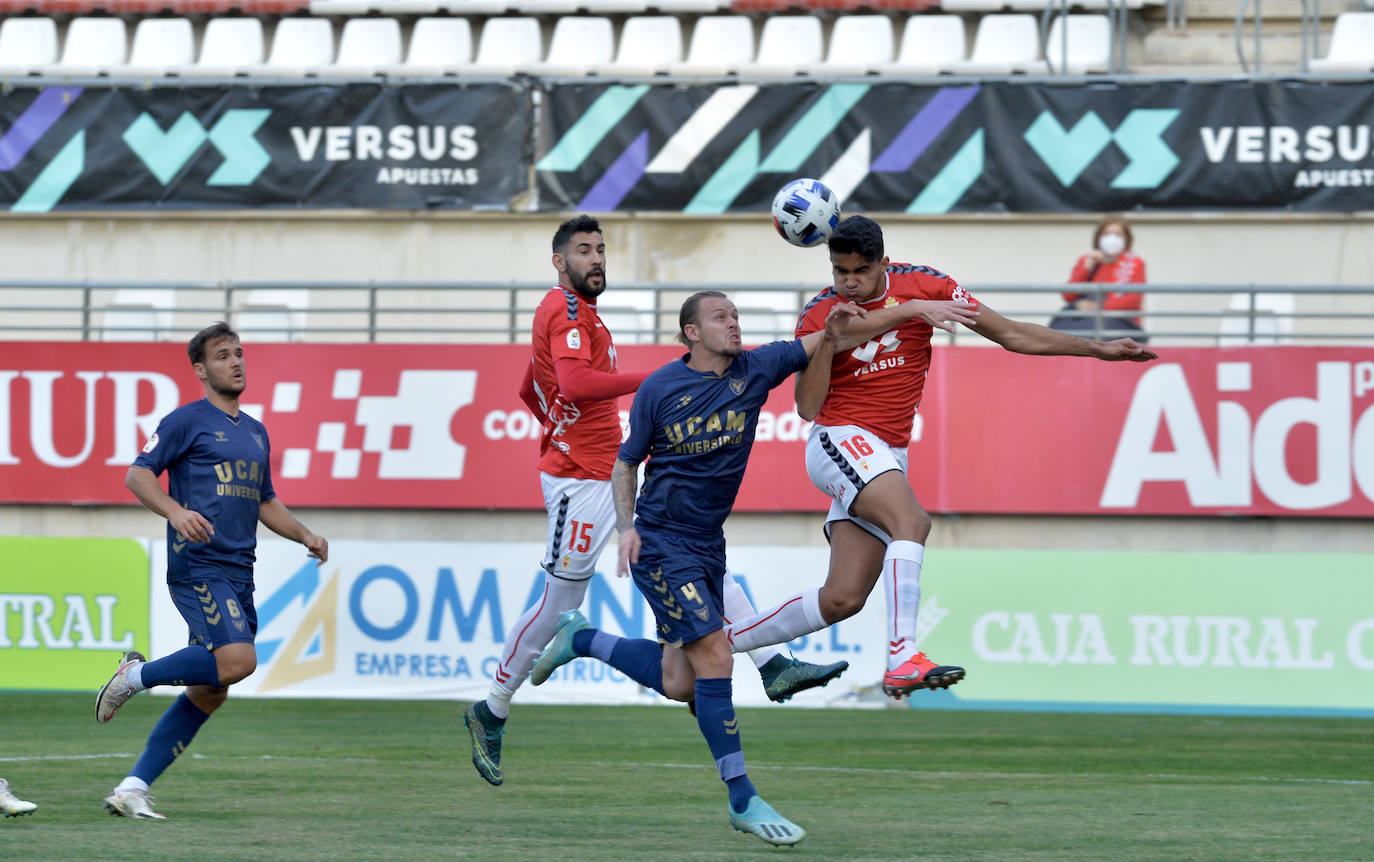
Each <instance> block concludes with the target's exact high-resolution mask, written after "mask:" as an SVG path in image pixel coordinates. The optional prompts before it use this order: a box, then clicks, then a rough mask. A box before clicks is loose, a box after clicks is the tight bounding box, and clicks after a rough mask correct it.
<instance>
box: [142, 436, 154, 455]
mask: <svg viewBox="0 0 1374 862" xmlns="http://www.w3.org/2000/svg"><path fill="white" fill-rule="evenodd" d="M156 448H157V432H156V431H154V432H153V436H151V437H149V438H148V442H147V443H144V444H143V454H145V455H146V454H148V453H149V452H151V451H153V450H154V449H156Z"/></svg>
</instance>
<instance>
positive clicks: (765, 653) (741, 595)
mask: <svg viewBox="0 0 1374 862" xmlns="http://www.w3.org/2000/svg"><path fill="white" fill-rule="evenodd" d="M723 592H724V596H723V598H724V599H725V621H726V622H727V623H728V622H730V620H743V619H748V618H749V617H752V616H753V615H754V603H753V602H751V601H749V595H748V594H747V593H745V592H744V587H741V586H740V585H739V584H738V583H737V582H736V581H735V578H734V576H732V575H731V574H730V573H729V572H726V573H725V587H724V590H723ZM778 655H782V652H781V651H780V650H778V648H777V647H774V646H766V647H760V648H759V649H751V650H749V658H751V659H752V660H753V662H754V667H763V666H764V665H766V664H768V662H769V661H771V660H772V659H773V657H774V656H778Z"/></svg>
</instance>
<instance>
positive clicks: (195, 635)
mask: <svg viewBox="0 0 1374 862" xmlns="http://www.w3.org/2000/svg"><path fill="white" fill-rule="evenodd" d="M167 586H168V589H170V590H171V591H172V601H173V602H176V606H177V610H178V611H180V612H181V617H182V619H184V620H186V626H187V628H189V629H190V630H191V638H190V641H189V643H190V645H191V646H203V647H205V648H206V649H208V650H212V649H215V648H216V647H222V646H224V645H225V644H228V643H252V642H253V638H254V637H255V636H256V635H257V633H258V609H257V608H256V607H254V605H253V585H252V583H246V584H245V583H235V582H233V581H228V580H224V579H219V578H205V577H201V578H196V579H194V580H191V581H189V582H187V583H180V584H168V585H167Z"/></svg>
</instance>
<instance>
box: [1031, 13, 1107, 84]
mask: <svg viewBox="0 0 1374 862" xmlns="http://www.w3.org/2000/svg"><path fill="white" fill-rule="evenodd" d="M1068 19H1069V20H1068V26H1067V27H1065V25H1064V16H1063V15H1057V16H1055V19H1054V23H1052V24H1050V34H1049V36H1048V37H1047V38H1046V39H1045V64H1044V67H1043V70H1044V71H1047V72H1055V73H1058V74H1061V75H1086V74H1088V73H1090V72H1107V71H1109V70H1110V69H1111V65H1112V24H1111V21H1110V20H1109V19H1108V18H1107V16H1106V15H1069V16H1068ZM1065 56H1067V58H1068V62H1067V63H1066V62H1065V61H1064V58H1065ZM1061 66H1063V68H1060V67H1061Z"/></svg>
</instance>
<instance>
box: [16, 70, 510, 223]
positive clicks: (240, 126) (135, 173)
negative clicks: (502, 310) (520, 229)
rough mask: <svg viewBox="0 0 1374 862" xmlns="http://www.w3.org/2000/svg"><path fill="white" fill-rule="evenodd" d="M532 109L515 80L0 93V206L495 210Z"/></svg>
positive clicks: (504, 199)
mask: <svg viewBox="0 0 1374 862" xmlns="http://www.w3.org/2000/svg"><path fill="white" fill-rule="evenodd" d="M531 122H532V110H531V106H530V97H529V92H528V90H527V89H526V88H525V87H524V86H523V85H520V84H518V83H514V82H489V83H466V84H463V85H457V84H444V85H413V86H403V87H396V86H383V85H381V84H346V85H345V84H334V85H323V84H312V85H309V86H280V87H279V86H267V87H261V86H255V87H247V86H241V87H222V86H188V85H186V84H185V83H184V82H178V83H177V84H176V85H175V86H156V85H154V86H150V87H146V86H143V85H139V86H128V87H117V86H91V87H78V86H47V87H31V86H30V87H25V86H23V84H22V83H18V86H16V87H15V88H13V89H8V90H6V91H5V93H4V94H3V95H0V126H3V128H4V129H5V147H4V148H3V150H2V151H0V204H3V205H4V206H5V207H7V208H9V209H11V210H13V211H15V212H30V213H32V212H48V211H51V210H58V211H61V210H83V209H126V208H133V209H148V208H159V209H161V208H181V209H207V208H233V209H258V208H263V207H310V208H335V207H345V208H369V209H375V208H396V209H433V208H442V207H449V208H453V207H457V208H465V209H471V208H482V207H496V208H502V209H504V208H506V207H507V206H508V205H509V204H510V202H511V200H512V198H514V197H515V196H517V195H518V194H520V193H522V192H523V191H524V190H525V189H526V186H527V181H526V179H525V178H526V175H527V173H528V170H529V155H528V153H529V145H528V142H529V139H530V137H531V134H532V130H531V126H530V124H531Z"/></svg>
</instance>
